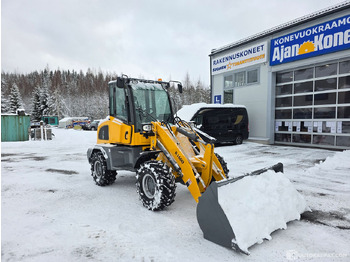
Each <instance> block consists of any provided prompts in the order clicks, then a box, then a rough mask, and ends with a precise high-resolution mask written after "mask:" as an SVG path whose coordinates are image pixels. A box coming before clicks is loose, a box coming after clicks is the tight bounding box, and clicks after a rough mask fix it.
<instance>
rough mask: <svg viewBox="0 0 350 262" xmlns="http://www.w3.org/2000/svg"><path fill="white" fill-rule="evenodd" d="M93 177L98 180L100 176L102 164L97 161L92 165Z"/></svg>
mask: <svg viewBox="0 0 350 262" xmlns="http://www.w3.org/2000/svg"><path fill="white" fill-rule="evenodd" d="M94 171H95V176H96V177H98V178H100V177H101V176H102V164H101V163H100V162H99V161H96V162H95V164H94Z"/></svg>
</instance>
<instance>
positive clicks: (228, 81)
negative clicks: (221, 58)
mask: <svg viewBox="0 0 350 262" xmlns="http://www.w3.org/2000/svg"><path fill="white" fill-rule="evenodd" d="M224 87H225V88H229V87H233V75H229V76H225V77H224Z"/></svg>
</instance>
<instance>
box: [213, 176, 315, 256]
mask: <svg viewBox="0 0 350 262" xmlns="http://www.w3.org/2000/svg"><path fill="white" fill-rule="evenodd" d="M218 201H219V204H220V205H221V207H222V209H223V211H224V213H225V214H226V216H227V218H228V220H229V222H230V224H231V227H232V229H233V232H234V234H235V236H236V239H232V242H233V243H234V244H236V245H238V246H239V248H240V249H242V251H244V252H247V253H249V252H248V248H249V247H250V246H252V245H254V244H255V243H262V242H263V240H264V239H269V240H270V239H271V236H270V234H271V233H272V232H273V231H275V230H277V229H286V228H287V224H286V223H287V222H289V221H292V220H295V219H300V214H301V213H303V212H304V211H307V210H309V208H308V207H307V205H306V202H305V200H304V198H303V197H302V196H301V195H300V194H299V193H298V192H297V191H296V189H295V188H294V186H293V185H292V183H291V182H290V181H289V179H288V178H286V177H285V176H284V174H282V173H275V172H274V171H268V172H265V173H263V174H261V175H258V176H247V177H245V178H243V179H241V180H238V181H237V182H234V183H231V184H228V185H225V186H223V187H220V188H219V189H218Z"/></svg>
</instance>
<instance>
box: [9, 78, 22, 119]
mask: <svg viewBox="0 0 350 262" xmlns="http://www.w3.org/2000/svg"><path fill="white" fill-rule="evenodd" d="M19 108H23V100H22V96H21V93H20V92H19V88H18V86H17V84H16V83H13V84H12V87H11V89H10V96H9V111H10V112H11V113H17V109H19Z"/></svg>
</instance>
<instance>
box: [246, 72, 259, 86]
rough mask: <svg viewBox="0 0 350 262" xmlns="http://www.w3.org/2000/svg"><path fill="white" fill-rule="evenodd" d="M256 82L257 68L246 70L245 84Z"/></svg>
mask: <svg viewBox="0 0 350 262" xmlns="http://www.w3.org/2000/svg"><path fill="white" fill-rule="evenodd" d="M257 82H258V69H254V70H250V71H247V84H253V83H257Z"/></svg>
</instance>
